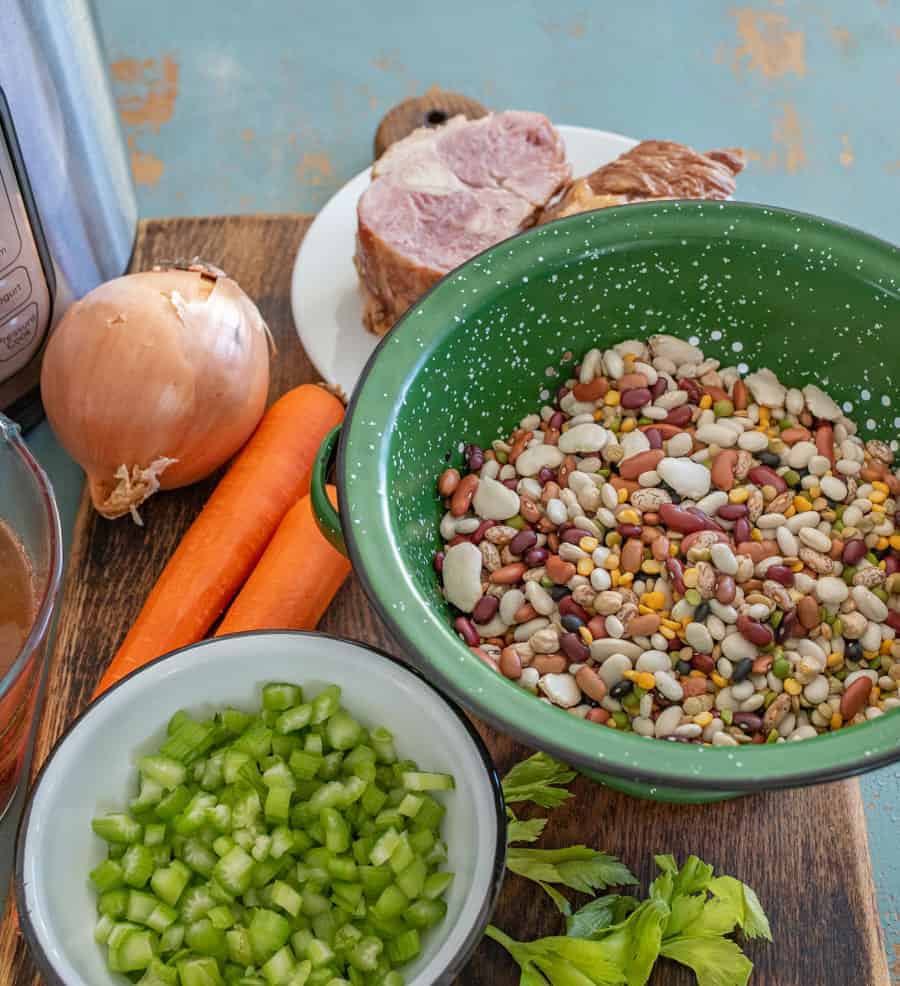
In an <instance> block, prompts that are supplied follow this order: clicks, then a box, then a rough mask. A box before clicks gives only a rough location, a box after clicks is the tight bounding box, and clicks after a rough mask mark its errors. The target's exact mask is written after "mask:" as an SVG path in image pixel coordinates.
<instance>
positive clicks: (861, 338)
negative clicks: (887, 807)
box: [319, 202, 900, 800]
mask: <svg viewBox="0 0 900 986" xmlns="http://www.w3.org/2000/svg"><path fill="white" fill-rule="evenodd" d="M654 332H671V333H674V334H676V335H680V336H682V337H684V338H689V339H691V341H692V342H697V343H698V344H699V345H700V346H701V347H702V348H703V349H704V351H705V352H706V354H707V355H709V356H715V357H717V358H719V359H721V360H723V361H724V362H725V363H726V365H727V364H738V365H741V364H746V365H747V366H748V367H750V368H758V367H761V366H769V367H771V368H772V369H774V370H775V371H776V372H777V373H778V374H779V376H780V378H781V380H782V381H783V382H784V383H787V384H789V385H794V386H802V385H803V384H805V383H808V382H811V381H814V382H816V383H818V384H820V385H821V386H823V387H824V388H825V389H827V390H828V391H829V392H830V393H831V394H832V396H834V397H835V399H837V400H839V401H841V402H843V403H844V407H845V410H846V411H847V412H848V413H849V414H850V416H851V417H853V418H855V420H857V421H858V422H859V424H860V427H861V429H862V434H863V435H864V436H869V437H878V438H883V439H887V440H893V439H894V438H895V437H896V435H897V434H898V432H900V387H898V382H900V250H898V248H896V247H894V246H891V245H890V244H888V243H884V242H882V241H879V240H876V239H874V238H872V237H870V236H866V235H865V234H863V233H860V232H857V231H855V230H852V229H849V228H847V227H845V226H840V225H838V224H836V223H831V222H828V221H826V220H823V219H818V218H815V217H812V216H805V215H798V214H796V213H791V212H786V211H783V210H778V209H772V208H766V207H763V206H758V205H749V204H744V203H739V202H726V203H710V202H659V203H648V204H643V205H631V206H625V207H622V208H617V209H606V210H603V211H599V212H593V213H587V214H584V215H580V216H574V217H572V218H570V219H565V220H562V221H559V222H556V223H552V224H550V225H547V226H542V227H538V228H536V229H533V230H529V231H528V232H526V233H523V234H521V235H520V236H517V237H515V238H513V239H511V240H507V241H506V242H504V243H501V244H499V245H498V246H496V247H494V248H493V249H491V250H488V251H487V252H486V253H483V254H481V255H480V256H478V257H476V258H475V259H473V260H471V261H470V262H469V263H467V264H465V265H464V266H463V267H461V268H459V269H458V270H457V271H455V272H453V273H452V274H450V275H449V276H447V277H446V278H444V279H443V280H442V281H441V282H440V283H439V284H438V285H437V286H436V287H435V288H434V289H433V290H432V291H431V292H430V293H429V294H428V295H427V296H426V297H425V298H423V299H422V300H421V301H420V302H419V303H418V304H417V305H415V306H414V307H413V308H412V309H411V310H410V312H409V313H408V314H407V315H406V316H405V317H404V318H403V320H402V321H401V322H400V323H399V324H398V325H397V326H396V327H395V328H394V329H393V331H392V332H391V333H390V334H389V335H388V336H387V337H386V338H385V339H384V341H383V342H382V343H381V345H380V346H379V347H378V350H377V351H376V352H375V353H374V354H373V356H372V358H371V360H370V361H369V363H368V366H367V367H366V370H365V372H364V374H363V377H362V379H361V381H360V383H359V386H358V387H357V390H356V393H355V395H354V397H353V400H352V402H351V404H350V408H349V411H348V414H347V419H346V423H345V425H344V427H343V431H342V433H341V435H340V440H339V449H338V454H337V469H336V482H337V485H338V491H339V501H340V526H341V529H342V532H343V537H344V539H345V541H346V547H347V550H348V552H349V554H350V556H351V558H352V561H353V564H354V568H355V570H356V572H357V574H358V575H359V577H360V578H361V579H362V581H363V584H364V586H365V588H366V591H367V593H368V595H369V598H370V599H371V600H372V602H373V604H374V605H375V607H376V608H377V610H378V612H379V613H380V614H381V616H382V617H383V618H384V620H385V621H386V623H387V624H388V626H389V627H390V629H391V630H392V631H393V633H394V634H395V635H396V637H397V639H398V640H399V641H400V642H401V643H402V645H403V647H404V648H405V650H406V652H407V654H408V656H409V657H410V658H411V659H412V660H413V661H414V662H415V664H417V665H418V667H419V668H421V669H422V671H423V672H424V673H425V674H426V675H427V676H428V677H430V678H431V679H432V680H434V681H435V682H436V683H437V684H439V685H440V686H441V687H443V688H445V689H447V691H449V692H450V693H451V694H452V695H454V696H455V697H456V698H457V699H458V700H459V701H460V702H462V703H463V704H464V705H465V706H466V707H467V708H468V709H470V710H471V711H472V712H473V713H475V714H476V715H478V716H480V717H481V718H483V719H485V720H486V721H488V722H490V723H491V724H492V725H494V726H495V727H496V728H498V729H500V730H503V731H505V732H507V733H510V734H512V735H514V736H516V737H518V738H519V739H521V740H522V741H523V742H525V743H527V744H529V745H530V746H535V747H538V748H540V749H543V750H547V751H549V752H551V753H553V754H555V755H557V756H559V757H560V758H562V759H564V760H566V761H568V762H570V763H572V764H574V765H576V766H578V767H579V768H581V769H582V770H584V771H586V772H588V773H592V774H594V775H600V776H602V777H603V778H604V779H606V780H607V781H608V782H609V783H613V784H615V785H617V786H619V787H624V788H625V789H627V790H629V791H632V792H633V793H637V794H642V795H645V796H649V797H665V798H673V799H676V800H704V799H709V798H714V797H722V796H726V795H728V794H735V793H741V792H747V791H752V790H759V789H765V788H778V787H790V786H797V785H802V784H810V783H816V782H821V781H831V780H835V779H837V778H840V777H846V776H848V775H851V774H855V773H860V772H862V771H865V770H870V769H872V768H874V767H878V766H882V765H884V764H886V763H888V762H890V761H892V760H896V759H898V758H900V712H891V713H889V714H887V715H884V716H882V717H880V718H877V719H875V720H873V721H871V722H868V723H866V724H865V725H862V726H857V727H854V728H852V729H846V730H842V731H840V732H837V733H833V734H829V735H826V736H822V737H818V738H816V739H812V740H805V741H802V742H791V743H781V744H776V745H768V746H753V747H750V746H743V747H738V748H734V747H732V748H727V747H725V748H712V747H699V746H695V745H688V744H681V743H672V742H665V741H660V740H653V739H644V738H642V737H640V736H636V735H634V734H630V733H621V732H616V731H615V730H611V729H607V728H603V727H598V726H596V725H594V724H592V723H590V722H586V721H583V720H581V719H578V718H576V717H575V716H572V715H569V714H567V713H566V712H563V711H561V710H559V709H556V708H553V707H551V706H550V705H548V704H546V703H543V702H539V701H537V700H536V699H535V698H534V697H533V696H532V695H530V694H528V693H527V692H525V691H524V690H522V689H521V688H519V687H518V686H517V685H515V684H513V683H511V682H509V681H507V680H505V679H504V678H503V677H502V676H500V675H498V674H496V673H495V672H493V671H492V670H490V669H489V668H488V667H486V666H485V665H484V664H482V663H481V662H480V661H479V660H478V658H477V657H475V656H473V655H472V654H471V653H470V652H469V650H468V649H467V648H466V646H465V645H464V644H463V643H462V642H461V641H460V640H459V639H458V638H457V636H456V634H455V633H454V632H453V629H452V627H451V615H450V613H449V610H448V607H447V604H446V603H445V601H444V599H443V598H442V596H441V592H440V588H439V585H438V582H437V578H436V576H435V573H434V570H433V568H432V564H431V560H432V556H433V554H434V552H435V550H436V549H437V548H438V547H439V545H440V539H439V535H438V523H439V520H440V517H441V513H442V509H441V503H440V501H439V499H438V497H437V495H436V492H435V480H436V477H437V476H438V474H439V473H440V472H441V471H442V470H443V469H444V468H445V466H446V465H447V464H448V463H449V464H455V465H458V464H459V463H460V462H461V459H462V455H461V449H462V443H463V442H476V443H478V444H480V445H482V446H486V445H488V444H489V443H490V442H491V440H492V439H495V438H499V437H501V436H504V435H507V434H508V433H509V432H510V430H511V428H512V427H513V426H514V425H515V424H516V423H517V422H518V421H519V420H520V419H521V418H522V417H523V416H524V415H525V414H527V413H529V412H532V411H536V410H537V409H538V408H539V407H540V406H541V404H542V403H543V402H544V400H545V399H546V398H547V396H548V395H549V393H550V391H551V390H554V389H555V388H556V386H557V385H558V380H559V378H560V375H562V377H563V378H565V376H566V375H567V369H566V367H567V364H568V367H569V368H570V367H571V365H572V364H571V360H572V354H574V356H575V358H577V357H578V356H579V355H580V354H581V353H583V352H584V351H586V350H587V349H588V348H590V347H592V346H599V347H601V348H602V347H608V346H610V345H612V344H613V343H615V342H618V341H620V340H622V339H625V338H629V337H646V336H648V335H650V334H651V333H654ZM336 440H337V436H335V437H334V439H332V441H331V442H330V443H326V447H325V448H324V449H323V452H322V455H321V457H320V459H321V462H320V465H321V467H322V469H321V470H320V472H321V471H324V467H325V465H326V464H327V460H328V457H329V455H330V453H331V452H332V451H333V446H334V444H335V443H336ZM320 478H321V477H320ZM319 503H320V507H321V509H320V514H324V513H325V512H326V509H325V508H326V504H325V503H324V502H323V500H322V498H321V497H320V498H319ZM323 519H324V522H325V523H324V526H325V527H326V528H327V527H328V526H329V520H328V518H327V517H324V518H323ZM335 522H336V518H334V517H332V518H331V524H332V525H334V524H335Z"/></svg>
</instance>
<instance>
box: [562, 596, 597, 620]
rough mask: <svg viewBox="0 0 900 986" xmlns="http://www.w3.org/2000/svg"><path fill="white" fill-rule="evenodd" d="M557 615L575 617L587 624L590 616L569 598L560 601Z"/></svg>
mask: <svg viewBox="0 0 900 986" xmlns="http://www.w3.org/2000/svg"><path fill="white" fill-rule="evenodd" d="M559 615H560V616H577V617H578V619H579V620H581V622H582V623H587V622H588V621H589V620H590V616H588V614H587V611H586V610H585V609H583V608H582V607H581V606H579V605H578V603H576V602H575V600H574V599H573V598H572V597H571V596H566V597H565V598H564V599H560V601H559Z"/></svg>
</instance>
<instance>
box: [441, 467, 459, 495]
mask: <svg viewBox="0 0 900 986" xmlns="http://www.w3.org/2000/svg"><path fill="white" fill-rule="evenodd" d="M459 480H460V475H459V470H458V469H445V470H444V471H443V472H442V473H441V477H440V479H439V480H438V493H440V494H441V496H453V494H454V493H455V492H456V487H457V486H459Z"/></svg>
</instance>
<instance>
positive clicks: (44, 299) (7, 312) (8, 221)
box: [0, 89, 53, 384]
mask: <svg viewBox="0 0 900 986" xmlns="http://www.w3.org/2000/svg"><path fill="white" fill-rule="evenodd" d="M52 309H53V268H52V263H51V260H50V256H49V253H48V250H47V245H46V242H45V240H44V234H43V231H42V229H41V225H40V219H39V218H38V215H37V210H36V208H35V204H34V198H33V196H32V194H31V187H30V185H29V183H28V176H27V174H26V172H25V165H24V162H23V160H22V155H21V153H20V151H19V145H18V142H17V140H16V136H15V130H14V127H13V120H12V116H11V114H10V112H9V107H8V106H7V103H6V100H5V98H4V95H3V90H2V89H0V384H2V383H3V382H4V381H6V380H9V379H10V378H11V377H13V376H14V375H15V374H16V373H18V372H19V371H20V370H22V369H23V368H24V367H25V366H27V365H28V363H29V362H31V360H32V359H33V358H34V356H35V354H36V353H37V352H38V350H39V349H40V348H41V344H42V343H43V341H44V338H45V336H46V334H47V330H48V329H49V327H50V321H51V317H52Z"/></svg>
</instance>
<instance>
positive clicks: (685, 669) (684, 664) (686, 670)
mask: <svg viewBox="0 0 900 986" xmlns="http://www.w3.org/2000/svg"><path fill="white" fill-rule="evenodd" d="M676 667H677V669H678V673H679V674H680V675H685V676H687V675H689V674H690V673H691V671H692V670H693V665H692V664H691V662H690V661H679V662H678V664H677V665H676Z"/></svg>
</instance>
